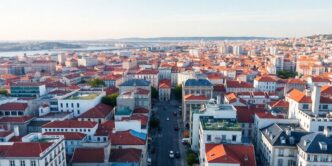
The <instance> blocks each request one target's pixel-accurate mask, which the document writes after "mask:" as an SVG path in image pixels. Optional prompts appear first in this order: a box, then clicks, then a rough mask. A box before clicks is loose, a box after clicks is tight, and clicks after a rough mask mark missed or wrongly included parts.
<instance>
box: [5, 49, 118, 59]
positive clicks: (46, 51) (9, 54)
mask: <svg viewBox="0 0 332 166" xmlns="http://www.w3.org/2000/svg"><path fill="white" fill-rule="evenodd" d="M105 49H117V48H116V47H86V48H79V49H63V50H37V51H8V52H0V57H13V56H18V55H24V54H26V55H35V54H53V53H62V52H68V51H73V50H75V51H91V50H96V51H98V50H105Z"/></svg>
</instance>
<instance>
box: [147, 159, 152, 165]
mask: <svg viewBox="0 0 332 166" xmlns="http://www.w3.org/2000/svg"><path fill="white" fill-rule="evenodd" d="M146 164H147V165H152V160H151V158H150V157H149V158H148V159H147V160H146Z"/></svg>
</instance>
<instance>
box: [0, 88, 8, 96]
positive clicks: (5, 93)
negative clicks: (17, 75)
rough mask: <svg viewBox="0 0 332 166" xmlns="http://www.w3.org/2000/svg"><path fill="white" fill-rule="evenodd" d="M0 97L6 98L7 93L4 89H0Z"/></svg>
mask: <svg viewBox="0 0 332 166" xmlns="http://www.w3.org/2000/svg"><path fill="white" fill-rule="evenodd" d="M0 95H4V96H8V95H9V94H8V91H7V90H6V89H0Z"/></svg>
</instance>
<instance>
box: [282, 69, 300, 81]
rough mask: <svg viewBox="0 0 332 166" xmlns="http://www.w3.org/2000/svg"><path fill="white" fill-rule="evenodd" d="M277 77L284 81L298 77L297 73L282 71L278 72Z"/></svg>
mask: <svg viewBox="0 0 332 166" xmlns="http://www.w3.org/2000/svg"><path fill="white" fill-rule="evenodd" d="M277 76H278V77H280V78H283V79H288V78H294V77H295V76H297V73H296V72H293V71H287V70H281V71H278V72H277Z"/></svg>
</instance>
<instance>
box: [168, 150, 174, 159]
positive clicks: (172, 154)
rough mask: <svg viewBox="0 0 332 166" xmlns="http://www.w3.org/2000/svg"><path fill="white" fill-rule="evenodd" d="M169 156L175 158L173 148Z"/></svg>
mask: <svg viewBox="0 0 332 166" xmlns="http://www.w3.org/2000/svg"><path fill="white" fill-rule="evenodd" d="M169 158H171V159H172V158H174V152H173V151H172V150H170V151H169Z"/></svg>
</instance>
